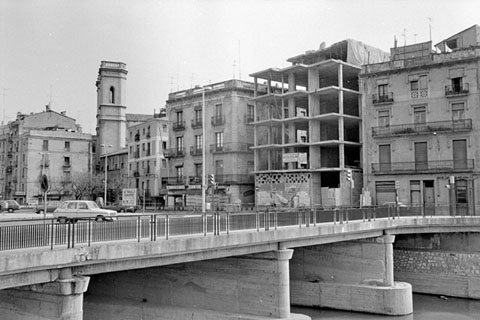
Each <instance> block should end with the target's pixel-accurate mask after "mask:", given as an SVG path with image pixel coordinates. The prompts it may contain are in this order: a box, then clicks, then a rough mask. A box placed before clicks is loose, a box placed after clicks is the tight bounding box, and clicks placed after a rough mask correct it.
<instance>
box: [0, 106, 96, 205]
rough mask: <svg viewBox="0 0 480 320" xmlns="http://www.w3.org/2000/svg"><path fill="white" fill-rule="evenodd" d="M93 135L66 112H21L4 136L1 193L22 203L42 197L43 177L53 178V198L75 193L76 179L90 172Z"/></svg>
mask: <svg viewBox="0 0 480 320" xmlns="http://www.w3.org/2000/svg"><path fill="white" fill-rule="evenodd" d="M91 151H92V136H91V135H90V134H85V133H82V132H81V128H80V126H78V125H77V124H76V123H75V120H74V119H72V118H70V117H68V116H66V114H65V112H61V113H58V112H55V111H53V110H51V109H50V107H49V106H47V107H46V110H45V111H44V112H40V113H30V114H22V113H18V114H17V118H16V120H15V121H12V122H10V123H8V124H7V125H5V126H3V127H2V135H1V136H0V153H1V161H0V166H1V167H0V170H1V173H2V174H1V175H0V195H1V198H3V199H14V200H17V201H18V202H19V203H20V204H27V203H37V202H39V201H41V200H40V199H42V196H43V194H42V190H41V186H40V178H41V177H42V176H43V175H45V176H46V177H47V178H48V182H49V192H48V199H49V200H65V199H71V198H72V197H73V192H72V191H73V189H72V188H73V185H72V182H73V179H75V178H76V177H78V176H80V175H83V176H85V175H89V174H90V173H91V168H92V153H91Z"/></svg>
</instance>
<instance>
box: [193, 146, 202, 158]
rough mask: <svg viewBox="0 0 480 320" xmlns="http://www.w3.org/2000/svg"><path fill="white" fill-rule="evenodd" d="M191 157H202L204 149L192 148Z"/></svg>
mask: <svg viewBox="0 0 480 320" xmlns="http://www.w3.org/2000/svg"><path fill="white" fill-rule="evenodd" d="M190 155H192V156H201V155H202V148H197V147H190Z"/></svg>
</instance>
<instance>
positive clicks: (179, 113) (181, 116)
mask: <svg viewBox="0 0 480 320" xmlns="http://www.w3.org/2000/svg"><path fill="white" fill-rule="evenodd" d="M182 122H183V111H178V112H177V124H181V123H182Z"/></svg>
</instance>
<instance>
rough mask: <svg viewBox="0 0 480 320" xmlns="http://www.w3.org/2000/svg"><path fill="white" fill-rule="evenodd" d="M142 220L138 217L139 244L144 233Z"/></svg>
mask: <svg viewBox="0 0 480 320" xmlns="http://www.w3.org/2000/svg"><path fill="white" fill-rule="evenodd" d="M141 224H142V219H141V218H140V216H138V219H137V240H138V242H140V238H141V232H142V226H141Z"/></svg>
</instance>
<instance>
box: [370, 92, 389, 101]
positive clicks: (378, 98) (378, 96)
mask: <svg viewBox="0 0 480 320" xmlns="http://www.w3.org/2000/svg"><path fill="white" fill-rule="evenodd" d="M372 101H373V104H386V103H392V102H393V92H387V93H384V94H374V95H373V96H372Z"/></svg>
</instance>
